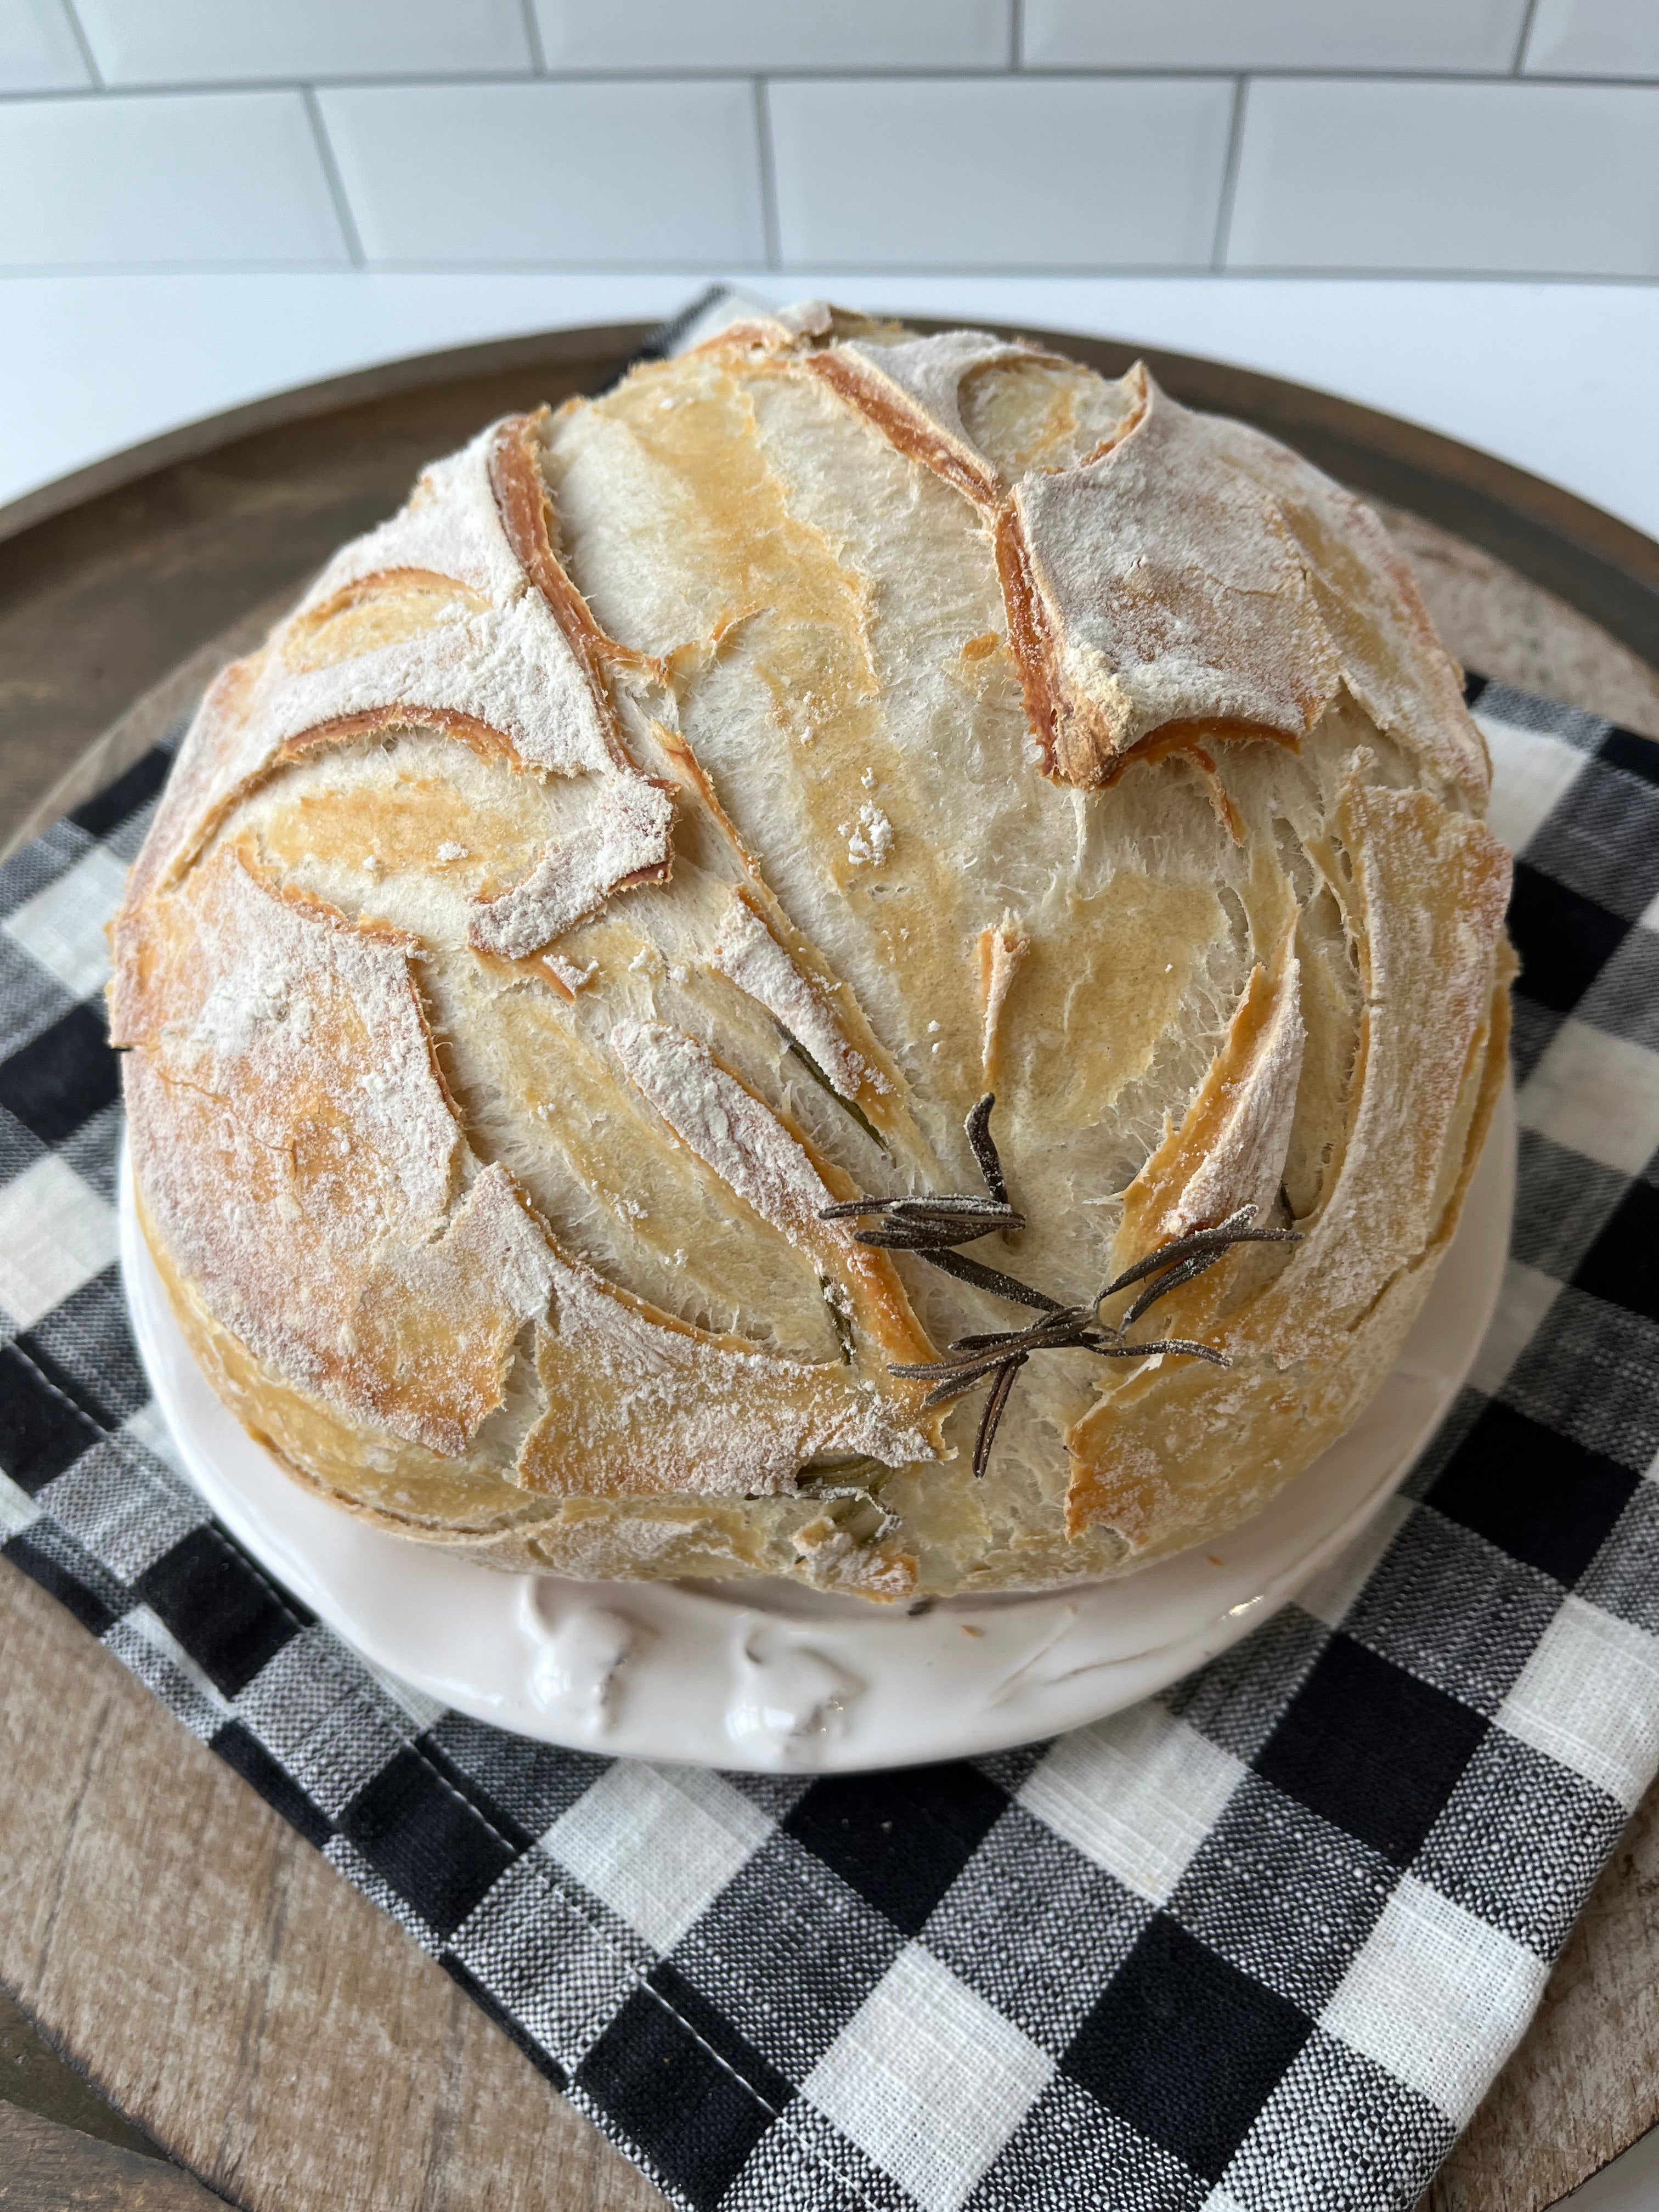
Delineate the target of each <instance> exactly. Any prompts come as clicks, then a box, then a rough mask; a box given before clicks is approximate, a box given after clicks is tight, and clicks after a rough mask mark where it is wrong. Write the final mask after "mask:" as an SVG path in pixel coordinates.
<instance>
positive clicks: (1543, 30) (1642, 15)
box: [1521, 0, 1659, 76]
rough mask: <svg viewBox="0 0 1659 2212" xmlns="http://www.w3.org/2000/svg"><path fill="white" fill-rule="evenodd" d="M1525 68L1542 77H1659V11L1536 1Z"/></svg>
mask: <svg viewBox="0 0 1659 2212" xmlns="http://www.w3.org/2000/svg"><path fill="white" fill-rule="evenodd" d="M1521 66H1522V68H1523V69H1526V70H1536V71H1537V72H1538V73H1539V74H1540V75H1541V76H1659V6H1656V5H1655V0H1538V5H1537V7H1536V8H1535V9H1534V11H1533V18H1532V28H1531V29H1530V30H1529V31H1528V33H1527V52H1526V58H1525V60H1524V61H1523V62H1522V64H1521Z"/></svg>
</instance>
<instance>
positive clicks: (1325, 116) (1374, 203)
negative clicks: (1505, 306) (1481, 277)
mask: <svg viewBox="0 0 1659 2212" xmlns="http://www.w3.org/2000/svg"><path fill="white" fill-rule="evenodd" d="M1227 261H1228V265H1229V266H1230V267H1232V268H1239V269H1249V268H1257V269H1321V270H1466V271H1469V272H1481V273H1493V274H1500V273H1501V274H1511V273H1515V274H1537V275H1550V274H1558V275H1577V276H1659V89H1656V90H1648V89H1645V88H1638V87H1634V86H1624V85H1615V86H1603V85H1542V84H1520V83H1515V82H1510V83H1506V84H1446V83H1443V84H1433V83H1429V82H1417V83H1410V82H1394V83H1386V82H1376V81H1369V82H1368V81H1367V80H1365V79H1364V78H1346V79H1337V78H1326V79H1324V80H1322V81H1319V80H1314V79H1287V78H1273V79H1267V80H1265V81H1263V80H1259V81H1257V82H1254V83H1252V84H1251V86H1250V87H1249V93H1248V95H1247V100H1246V106H1245V116H1244V131H1243V147H1242V151H1241V155H1240V161H1239V168H1238V185H1237V192H1236V193H1235V196H1234V203H1233V212H1232V221H1231V231H1230V236H1229V241H1228V248H1227Z"/></svg>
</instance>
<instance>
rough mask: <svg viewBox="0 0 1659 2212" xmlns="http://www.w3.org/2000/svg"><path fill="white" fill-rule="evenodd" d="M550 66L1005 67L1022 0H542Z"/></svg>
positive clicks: (539, 16) (540, 18)
mask: <svg viewBox="0 0 1659 2212" xmlns="http://www.w3.org/2000/svg"><path fill="white" fill-rule="evenodd" d="M535 5H536V20H537V22H538V26H539V27H540V31H541V40H542V52H543V54H544V57H545V58H546V61H547V66H548V67H549V69H550V70H565V69H570V70H579V69H592V70H635V69H722V70H789V69H998V68H1000V67H1002V66H1003V65H1004V64H1006V62H1007V60H1008V58H1009V40H1010V36H1011V23H1010V17H1011V11H1012V0H793V4H789V0H696V4H693V5H688V4H687V0H535Z"/></svg>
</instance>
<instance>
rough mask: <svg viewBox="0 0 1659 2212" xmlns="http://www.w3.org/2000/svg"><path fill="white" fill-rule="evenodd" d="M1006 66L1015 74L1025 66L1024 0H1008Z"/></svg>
mask: <svg viewBox="0 0 1659 2212" xmlns="http://www.w3.org/2000/svg"><path fill="white" fill-rule="evenodd" d="M1008 67H1009V68H1010V70H1012V71H1013V72H1014V73H1015V74H1016V75H1018V73H1019V72H1021V71H1022V70H1024V67H1025V0H1008Z"/></svg>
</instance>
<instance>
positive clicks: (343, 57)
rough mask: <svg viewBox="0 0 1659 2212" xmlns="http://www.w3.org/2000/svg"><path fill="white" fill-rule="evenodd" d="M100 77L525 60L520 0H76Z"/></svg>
mask: <svg viewBox="0 0 1659 2212" xmlns="http://www.w3.org/2000/svg"><path fill="white" fill-rule="evenodd" d="M76 5H77V7H78V9H79V10H80V16H81V27H82V30H83V31H84V32H85V33H86V35H87V43H88V46H90V47H91V48H92V55H93V59H94V61H95V62H96V63H97V64H98V68H99V70H100V73H101V74H102V76H103V78H104V82H106V84H118V85H137V84H202V83H209V82H233V83H234V82H241V81H243V80H246V79H251V78H258V77H301V78H316V77H334V76H428V75H429V76H441V75H442V74H444V73H445V72H447V71H448V70H524V71H526V72H528V70H530V68H531V66H532V62H531V52H530V37H529V33H528V32H527V31H526V28H525V20H524V10H523V8H522V7H521V5H520V0H465V4H458V0H253V4H250V3H249V0H76Z"/></svg>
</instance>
